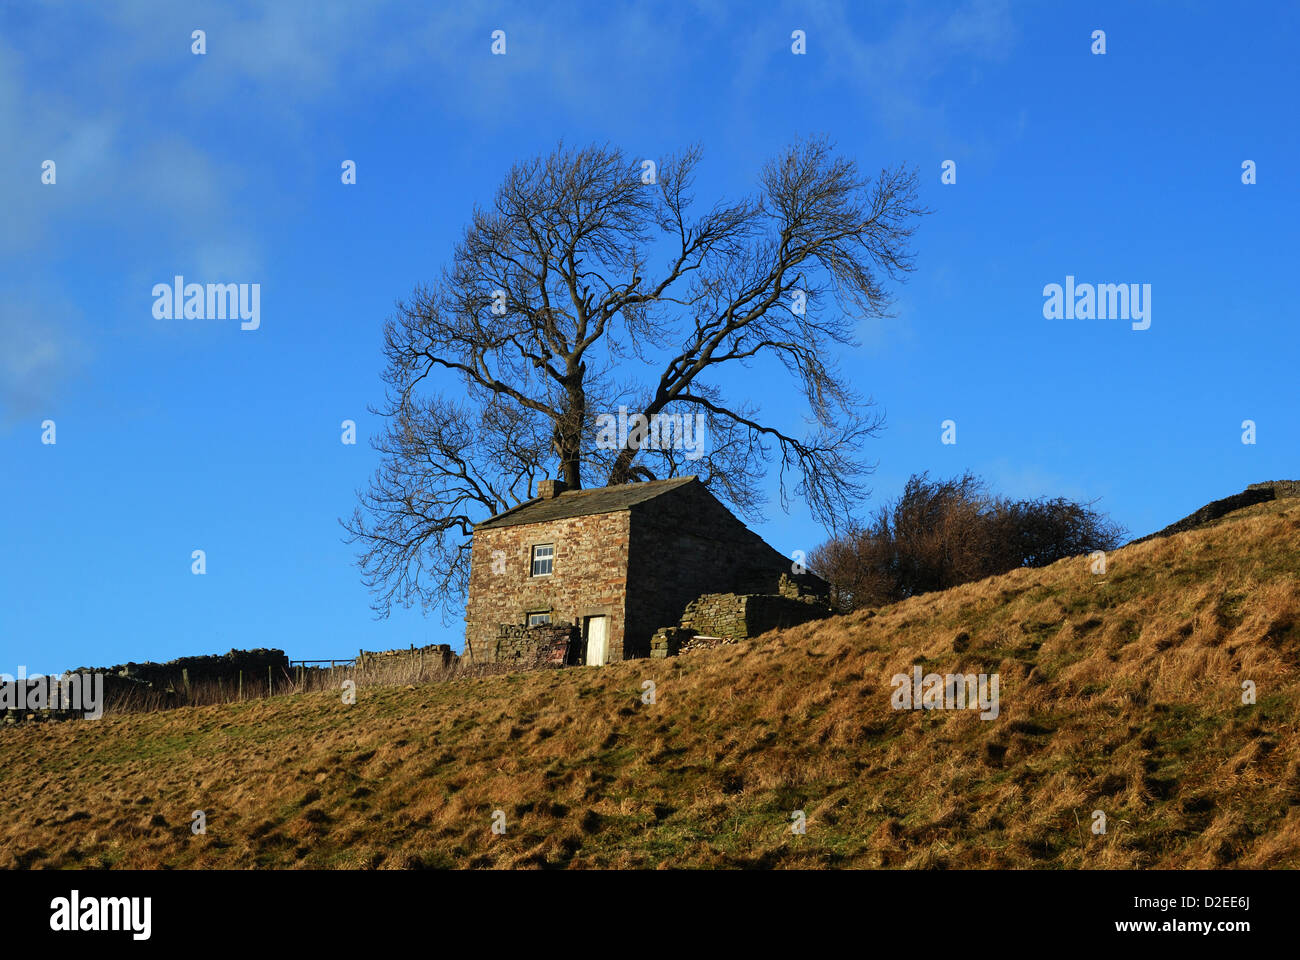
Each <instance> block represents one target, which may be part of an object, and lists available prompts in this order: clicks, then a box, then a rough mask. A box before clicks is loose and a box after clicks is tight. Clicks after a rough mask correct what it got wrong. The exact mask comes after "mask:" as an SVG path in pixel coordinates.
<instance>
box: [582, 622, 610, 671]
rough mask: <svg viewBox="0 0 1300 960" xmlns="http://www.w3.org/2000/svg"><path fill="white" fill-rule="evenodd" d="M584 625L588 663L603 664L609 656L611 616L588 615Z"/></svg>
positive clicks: (591, 665) (596, 665)
mask: <svg viewBox="0 0 1300 960" xmlns="http://www.w3.org/2000/svg"><path fill="white" fill-rule="evenodd" d="M583 627H584V629H585V631H586V634H587V665H588V666H590V667H599V666H602V665H603V664H604V663H605V660H606V658H607V657H608V656H609V617H587V619H586V620H585V621H584V623H583Z"/></svg>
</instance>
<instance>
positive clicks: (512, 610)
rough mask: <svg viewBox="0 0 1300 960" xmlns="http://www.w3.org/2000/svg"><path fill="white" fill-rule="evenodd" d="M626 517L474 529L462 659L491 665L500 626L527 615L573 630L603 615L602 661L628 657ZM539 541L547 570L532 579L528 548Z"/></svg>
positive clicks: (520, 622)
mask: <svg viewBox="0 0 1300 960" xmlns="http://www.w3.org/2000/svg"><path fill="white" fill-rule="evenodd" d="M628 519H629V518H628V514H627V513H626V512H619V513H602V514H596V515H594V516H587V517H569V518H566V519H563V520H552V521H549V522H547V523H536V524H521V525H519V526H507V527H489V528H487V529H483V530H476V531H475V532H474V540H473V548H472V555H471V561H470V583H469V602H468V603H467V604H466V609H465V641H466V645H465V659H466V661H467V662H470V663H491V662H495V661H496V659H497V651H498V640H499V639H500V636H499V628H500V627H501V625H502V624H507V625H518V626H523V625H524V624H526V623H527V622H528V621H527V616H528V614H529V613H537V612H547V613H549V614H550V616H551V622H552V623H560V622H562V621H563V622H567V623H570V624H573V625H574V626H575V627H576V628H577V629H578V630H579V631H580V632H581V630H582V624H583V622H584V620H585V618H587V617H593V616H604V617H608V637H609V660H611V661H614V660H623V659H627V658H628V657H629V656H632V655H633V654H632V653H631V652H630V651H628V650H626V649H625V648H624V619H625V614H626V600H627V596H626V594H627V545H628ZM542 543H551V544H554V545H555V557H554V561H553V564H552V571H553V572H552V573H551V574H549V575H547V576H540V577H534V576H532V548H533V546H534V545H536V544H542ZM647 639H648V635H647ZM642 656H644V654H642Z"/></svg>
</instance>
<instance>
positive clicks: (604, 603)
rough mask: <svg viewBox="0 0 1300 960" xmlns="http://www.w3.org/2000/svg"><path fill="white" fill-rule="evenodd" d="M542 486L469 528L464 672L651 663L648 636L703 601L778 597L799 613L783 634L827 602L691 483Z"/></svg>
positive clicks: (820, 586)
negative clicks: (481, 666)
mask: <svg viewBox="0 0 1300 960" xmlns="http://www.w3.org/2000/svg"><path fill="white" fill-rule="evenodd" d="M538 486H539V488H538V496H537V497H536V498H534V499H532V500H529V501H528V502H527V503H523V504H520V505H519V506H517V507H513V508H512V509H509V510H506V511H503V512H502V513H499V514H497V515H496V516H494V517H491V518H489V519H488V520H485V521H483V522H482V523H480V524H478V525H477V526H476V527H475V528H474V532H473V543H472V548H471V555H470V578H469V599H468V603H467V604H466V610H465V621H466V638H465V658H466V659H467V660H468V661H470V662H478V663H484V662H489V663H490V662H499V661H506V660H520V659H527V658H532V659H534V661H535V662H539V663H540V662H542V661H544V660H547V659H549V660H551V661H552V662H561V661H562V662H564V663H569V664H576V663H586V664H603V663H608V662H612V661H616V660H629V659H633V658H636V657H647V656H649V655H650V651H651V638H652V637H653V636H654V635H655V633H656V631H657V630H658V629H660V628H662V627H665V626H666V625H675V624H677V623H678V622H679V621H680V620H681V619H682V617H683V616H684V615H685V613H686V610H687V607H688V606H689V605H691V604H692V602H693V601H696V600H698V599H699V598H701V596H702V595H706V594H758V595H765V596H769V597H771V598H772V599H773V600H774V601H775V602H778V603H780V602H781V601H782V597H783V596H784V598H785V600H786V601H787V602H788V603H790V604H794V605H796V609H793V611H792V613H791V616H789V617H784V616H782V617H778V619H777V620H776V621H774V624H775V625H782V624H783V623H786V622H789V623H793V622H802V621H803V620H807V619H810V618H811V616H812V615H813V614H811V613H810V611H811V610H812V609H813V608H812V606H811V605H810V602H809V601H812V600H813V599H814V598H815V597H824V596H825V595H826V594H827V593H828V588H827V586H826V584H825V582H824V581H822V580H821V579H820V578H819V577H817V576H815V575H813V574H811V573H799V574H795V573H794V572H793V570H794V569H795V566H794V564H793V563H792V561H791V559H790V558H788V557H785V556H783V555H782V554H781V553H779V552H777V551H776V550H774V549H773V548H772V547H770V546H768V545H767V544H766V543H765V542H764V541H763V540H762V539H761V538H760V537H759V536H758V535H757V534H755V533H753V532H752V531H751V530H749V529H748V528H747V527H746V526H745V525H744V524H743V523H742V522H741V521H740V520H739V519H737V518H736V517H735V516H734V515H733V514H732V513H731V511H729V510H728V509H727V508H726V507H724V506H723V505H722V504H721V503H719V502H718V500H717V499H715V498H714V496H713V495H712V494H711V493H709V492H708V490H707V489H706V488H705V486H704V484H702V483H701V482H700V481H699V480H698V479H697V478H695V477H693V476H688V477H675V478H671V479H667V480H654V481H649V482H645V483H630V484H623V485H619V486H613V487H599V488H596V489H591V490H566V489H565V487H564V484H563V482H562V481H559V480H544V481H542V482H541V483H540V484H539V485H538ZM752 632H753V631H751V633H752ZM530 645H531V646H530ZM539 645H540V647H541V649H531V647H537V646H539Z"/></svg>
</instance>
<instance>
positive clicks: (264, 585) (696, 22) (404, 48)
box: [0, 0, 1300, 672]
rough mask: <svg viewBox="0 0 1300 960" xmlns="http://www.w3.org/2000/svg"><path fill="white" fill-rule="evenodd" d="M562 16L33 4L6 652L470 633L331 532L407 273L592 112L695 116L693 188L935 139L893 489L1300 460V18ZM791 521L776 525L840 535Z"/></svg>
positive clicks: (1, 610) (1276, 466)
mask: <svg viewBox="0 0 1300 960" xmlns="http://www.w3.org/2000/svg"><path fill="white" fill-rule="evenodd" d="M539 6H540V5H536V4H489V3H485V4H457V5H437V6H434V5H426V4H409V5H408V4H389V3H383V2H372V3H366V4H355V5H348V4H340V3H330V2H317V3H293V2H268V3H254V2H247V3H222V4H211V5H209V4H186V3H173V2H157V3H154V2H140V3H107V2H106V3H93V4H92V3H85V4H73V3H57V2H50V3H39V4H38V3H23V2H17V3H9V4H5V5H4V7H3V9H0V341H2V342H3V347H0V454H2V455H0V670H4V671H7V672H13V671H14V669H15V668H16V667H17V666H18V665H25V666H27V667H28V668H29V669H32V670H59V669H64V668H69V667H73V666H78V665H92V664H93V665H100V664H108V663H116V662H121V661H123V660H128V659H132V660H144V659H153V660H164V659H169V658H171V657H175V656H179V655H185V654H198V653H214V652H224V651H226V650H228V649H230V648H232V647H240V648H245V647H259V646H270V647H281V648H283V649H285V650H286V651H287V652H288V653H289V656H290V657H294V658H303V657H338V656H347V655H350V654H352V653H355V651H356V650H357V649H358V648H366V649H385V648H390V647H395V646H406V645H408V644H410V643H417V644H419V643H429V642H450V643H452V644H453V645H454V646H457V647H459V646H460V645H461V642H462V632H461V631H462V626H463V625H462V624H461V623H459V622H457V619H456V618H457V617H459V616H460V613H461V611H452V612H451V613H452V623H451V625H450V626H443V624H442V622H441V619H440V617H439V615H438V613H437V612H436V611H434V612H433V613H432V614H430V615H429V616H425V615H423V614H422V613H421V612H420V611H418V610H412V611H404V610H397V611H395V612H394V614H393V615H392V617H391V618H390V619H388V620H384V621H376V620H375V619H373V614H372V612H371V610H370V606H369V603H370V598H369V595H368V593H367V591H366V589H365V588H364V587H363V585H362V584H361V582H360V577H359V575H358V572H357V570H356V568H355V567H354V566H353V563H352V558H353V548H352V547H349V546H348V545H346V544H345V543H343V542H342V539H341V536H342V531H341V529H340V528H339V526H338V524H337V518H339V517H341V516H345V515H347V514H349V513H350V512H351V510H352V508H353V505H354V502H355V497H354V491H355V490H356V489H357V488H359V487H361V486H363V485H364V484H365V483H366V481H367V479H368V477H369V475H370V474H371V472H372V471H373V470H374V468H375V466H376V465H377V454H375V453H374V452H373V451H372V450H371V449H370V448H369V447H368V446H367V445H366V442H365V438H366V437H367V435H369V434H370V433H372V432H374V431H376V430H377V428H378V424H377V423H376V422H375V420H374V419H373V418H371V417H370V416H369V415H368V414H367V412H366V405H367V404H368V403H373V402H378V401H379V400H380V399H381V397H382V387H381V383H380V380H379V373H380V369H381V366H382V358H381V355H380V347H381V325H382V323H383V321H384V319H385V318H386V317H387V316H388V315H389V314H390V313H391V311H392V306H393V302H394V301H395V300H396V299H398V298H401V297H404V296H406V295H407V294H409V292H410V291H411V289H412V287H414V286H415V284H417V283H420V282H424V281H430V280H433V279H434V278H435V276H436V274H437V272H438V270H439V268H440V267H441V266H442V265H443V264H444V263H445V262H446V260H447V258H448V256H449V253H450V247H451V244H452V242H453V241H454V240H455V238H456V237H457V235H458V234H459V232H460V231H461V230H462V228H463V226H464V224H465V222H466V220H467V218H468V216H469V214H470V211H471V208H472V206H473V204H474V203H475V202H485V201H487V200H488V199H489V198H490V197H491V194H492V191H493V190H494V188H495V187H496V185H497V184H498V183H499V182H500V179H501V177H502V174H503V173H504V172H505V170H506V169H507V168H508V167H509V166H510V164H511V163H513V162H515V161H517V160H520V159H523V158H527V157H530V156H534V155H537V154H540V153H544V152H547V151H549V150H550V149H552V148H553V147H554V146H555V145H556V143H557V141H559V140H560V139H561V138H563V140H565V141H566V142H568V143H585V142H591V141H599V142H609V143H611V144H615V145H618V146H620V147H622V148H623V149H624V150H626V151H627V152H628V153H629V154H631V155H634V156H644V157H646V158H655V157H658V156H661V155H663V154H667V153H669V152H673V151H677V150H680V149H682V148H683V147H685V146H687V145H689V144H691V143H695V142H698V143H700V144H701V145H702V146H703V148H704V169H703V171H702V174H701V177H700V181H699V188H698V194H699V196H700V197H701V199H712V198H713V197H714V196H718V197H723V196H726V197H737V196H740V195H742V194H744V193H747V192H749V191H750V190H752V189H753V187H754V184H755V175H756V172H757V171H758V169H759V168H760V167H761V165H762V164H763V162H764V161H765V160H766V159H767V158H768V157H770V156H772V155H773V154H775V153H776V152H777V151H778V150H779V149H781V147H782V146H784V145H786V144H788V143H789V142H790V141H791V140H792V139H794V138H795V137H798V136H804V135H810V134H812V135H816V134H826V135H828V136H829V137H831V138H832V139H833V140H834V141H835V143H836V144H837V146H838V148H839V150H840V151H842V152H844V153H846V154H849V155H851V156H853V157H855V158H856V159H857V160H858V161H859V162H860V163H861V164H862V166H863V167H864V168H865V169H866V170H869V171H871V170H876V169H878V168H880V167H881V166H886V165H894V164H897V163H907V164H910V165H913V166H915V167H916V168H917V170H918V171H919V173H920V177H921V184H922V199H923V201H924V202H925V203H926V204H927V205H928V206H929V207H931V208H932V210H933V211H934V213H933V215H932V216H930V217H928V218H926V219H925V221H924V222H923V223H922V226H921V229H920V232H919V233H918V235H917V238H916V241H915V252H916V255H917V260H916V264H917V269H916V272H915V273H914V274H913V275H912V277H911V279H910V280H909V282H908V283H907V284H906V285H904V286H901V287H897V288H895V293H896V295H897V308H896V313H897V315H896V317H894V318H893V319H891V320H886V321H875V322H871V323H864V324H863V325H862V327H861V329H860V330H859V338H860V340H861V346H860V347H859V348H857V349H854V350H850V351H846V352H845V354H844V356H843V357H842V358H841V362H842V365H843V366H844V368H845V369H847V370H849V371H851V372H852V377H853V382H854V383H855V385H856V386H857V387H858V388H859V389H860V390H861V391H863V392H864V393H868V394H870V395H872V396H873V397H874V398H875V400H876V401H877V403H878V404H879V407H880V409H881V410H882V411H883V412H884V413H885V415H886V418H887V427H886V430H885V432H884V433H883V434H882V435H881V436H880V438H879V439H877V440H875V441H873V442H872V443H871V445H870V447H869V449H868V455H869V457H870V458H871V459H873V460H874V461H876V462H877V463H878V470H877V472H876V475H875V477H874V478H873V481H872V487H873V490H874V491H875V497H874V498H873V500H872V501H869V502H868V503H867V504H865V505H864V507H865V508H867V509H870V508H871V507H873V506H874V505H875V504H876V502H878V501H879V500H880V499H881V498H885V497H890V496H893V495H895V494H896V493H897V492H898V490H899V489H900V488H901V486H902V484H903V482H904V481H905V480H906V478H907V476H908V475H909V474H911V473H912V472H916V471H921V470H930V471H932V472H933V473H937V474H943V475H946V474H952V473H956V472H959V471H961V470H963V469H966V468H969V469H971V470H974V471H975V472H977V473H980V474H982V475H983V476H984V477H985V478H987V479H988V480H989V481H990V482H991V483H992V485H993V486H994V487H995V488H996V489H997V490H999V491H1000V492H1003V493H1006V494H1010V495H1015V496H1036V495H1052V496H1055V495H1063V496H1069V497H1076V498H1081V499H1093V498H1101V499H1100V507H1101V508H1103V509H1105V510H1107V511H1108V512H1110V514H1111V515H1112V516H1113V517H1114V518H1115V519H1117V520H1118V521H1120V522H1122V523H1124V524H1125V525H1126V526H1128V527H1129V529H1130V530H1131V531H1132V533H1133V534H1134V535H1140V534H1143V533H1147V532H1150V531H1152V530H1154V529H1156V528H1158V527H1160V526H1163V525H1164V524H1166V523H1169V522H1171V521H1173V520H1175V519H1178V518H1179V517H1181V516H1183V515H1184V514H1186V513H1188V512H1190V511H1191V510H1193V509H1195V508H1196V507H1198V506H1200V505H1202V504H1203V503H1205V502H1207V501H1209V500H1212V499H1215V498H1218V497H1222V496H1225V495H1227V494H1230V493H1234V492H1237V491H1238V490H1240V489H1241V488H1242V487H1244V486H1245V485H1246V484H1247V483H1250V482H1253V481H1257V480H1265V479H1280V478H1292V477H1297V476H1300V466H1298V464H1297V457H1296V452H1297V450H1298V449H1300V418H1298V416H1297V411H1298V405H1297V402H1296V400H1297V397H1296V392H1297V384H1298V383H1300V378H1297V376H1296V372H1295V364H1296V357H1297V353H1298V351H1297V346H1300V336H1298V335H1297V333H1296V326H1295V320H1296V318H1295V312H1294V301H1295V293H1294V287H1295V279H1294V278H1295V275H1296V268H1295V264H1294V258H1295V252H1296V243H1295V230H1296V227H1295V224H1296V222H1297V213H1300V209H1298V206H1300V205H1298V204H1297V202H1296V201H1297V184H1296V177H1295V174H1294V165H1295V162H1296V158H1297V156H1300V144H1298V143H1297V133H1296V131H1297V124H1296V122H1295V96H1296V93H1297V91H1298V90H1300V83H1298V82H1297V80H1298V77H1297V71H1298V68H1297V66H1296V64H1297V59H1296V57H1295V53H1294V51H1295V50H1296V48H1297V41H1298V40H1300V37H1298V33H1300V31H1298V30H1297V25H1298V22H1300V8H1297V7H1296V6H1295V5H1294V4H1281V3H1278V4H1272V3H1265V4H1262V5H1256V6H1252V7H1251V8H1250V9H1249V11H1246V10H1245V9H1243V8H1240V7H1232V6H1229V5H1224V4H1193V3H1178V4H1165V3H1134V2H1123V3H1113V4H1111V3H1100V4H1098V3H1089V4H1058V3H1044V4H1017V5H1012V4H1005V3H996V2H979V0H977V2H967V3H956V4H938V3H917V4H889V3H872V4H865V3H843V4H840V3H760V4H752V3H745V4H741V3H736V4H729V3H692V4H686V3H671V2H656V3H653V4H650V3H645V4H609V3H591V4H564V5H555V9H553V10H547V11H542V10H539V9H538V7H539ZM353 7H355V9H353ZM195 29H202V30H204V31H205V32H206V43H207V53H206V54H205V55H203V56H196V55H194V54H192V53H191V43H192V41H191V32H192V31H193V30H195ZM496 29H502V30H505V31H506V37H507V53H506V55H505V56H493V55H492V54H491V52H490V45H491V33H492V31H493V30H496ZM795 29H802V30H804V31H805V32H806V35H807V53H806V54H805V55H803V56H796V55H794V54H792V53H791V49H790V47H791V39H790V35H791V32H792V31H793V30H795ZM1098 29H1100V30H1104V31H1105V33H1106V53H1105V55H1101V56H1098V55H1094V54H1093V53H1091V51H1090V48H1091V46H1092V43H1093V41H1092V39H1091V35H1092V32H1093V31H1094V30H1098ZM46 160H53V161H55V163H56V182H55V183H54V184H43V183H42V163H43V162H44V161H46ZM344 160H353V161H355V162H356V164H357V181H358V182H357V184H356V185H354V186H345V185H343V184H342V183H341V182H340V164H341V163H342V162H343V161H344ZM945 160H952V161H954V162H955V163H956V169H957V182H956V183H955V184H950V185H946V184H943V183H941V182H940V175H941V172H942V171H941V165H942V164H943V162H944V161H945ZM1246 160H1251V161H1254V163H1255V164H1256V170H1257V183H1255V184H1253V185H1245V184H1243V183H1242V182H1241V172H1242V167H1241V165H1242V162H1243V161H1246ZM176 274H182V275H184V276H186V277H187V278H190V279H193V280H199V281H221V282H248V283H259V284H260V285H261V327H260V329H258V330H256V331H249V332H245V331H241V330H240V329H239V324H238V322H237V321H221V320H188V321H187V320H158V319H155V318H154V316H153V313H152V308H153V298H152V295H151V289H152V287H153V285H154V284H155V283H159V282H170V280H171V278H172V277H173V276H174V275H176ZM1067 275H1073V276H1074V277H1076V279H1077V280H1078V281H1079V282H1124V283H1142V284H1150V285H1151V289H1152V294H1151V301H1152V302H1151V320H1152V322H1151V327H1150V329H1148V330H1143V331H1134V330H1132V329H1131V328H1130V324H1129V323H1128V322H1125V321H1122V320H1045V319H1044V317H1043V299H1044V298H1043V288H1044V286H1045V285H1046V284H1049V283H1064V281H1065V277H1066V276H1067ZM738 386H739V387H740V388H741V389H744V388H745V387H746V386H747V387H748V389H749V390H751V391H752V396H753V398H754V399H758V400H761V401H762V403H763V404H764V407H765V409H767V410H769V411H772V413H773V414H774V415H776V416H781V417H789V418H794V417H795V416H797V413H798V411H797V409H796V408H794V407H793V406H789V405H788V404H787V405H784V406H783V403H782V400H783V397H787V396H788V397H790V403H791V404H792V403H793V402H794V399H795V394H794V391H793V390H791V389H790V388H789V385H788V384H787V383H785V382H778V381H773V382H772V383H771V384H767V383H763V382H761V380H759V381H756V382H752V383H749V384H743V383H742V384H739V385H738ZM349 418H350V419H354V420H356V422H357V424H358V426H359V433H360V435H361V442H360V443H358V444H357V445H355V446H346V445H343V444H342V443H340V423H341V421H343V420H344V419H349ZM47 419H48V420H53V421H54V422H55V424H56V431H57V433H56V438H57V442H56V443H55V444H53V445H50V444H43V443H42V442H41V438H42V426H41V424H42V422H43V421H45V420H47ZM945 419H952V420H955V421H956V423H957V443H956V444H954V445H944V444H942V443H941V442H940V436H941V430H940V424H941V422H942V421H943V420H945ZM1246 419H1250V420H1254V421H1255V423H1256V429H1257V442H1256V443H1255V444H1253V445H1248V444H1243V443H1242V442H1241V438H1242V428H1241V424H1242V421H1243V420H1246ZM766 515H767V522H765V523H763V524H759V525H757V526H756V529H758V531H759V532H760V533H761V534H762V535H763V536H764V537H766V538H767V539H768V540H769V542H771V543H772V544H773V545H774V546H776V547H778V548H779V549H781V550H783V551H784V552H786V553H790V552H791V551H793V550H797V549H805V550H807V549H809V548H811V547H812V546H813V545H815V544H816V543H818V542H819V541H820V540H821V539H823V534H822V531H820V529H818V528H817V527H815V526H814V525H813V524H812V522H811V521H810V519H809V517H808V515H807V513H806V511H804V510H802V509H797V508H796V509H795V510H793V511H792V512H791V513H790V514H789V515H786V514H784V513H782V512H781V510H780V508H779V507H778V506H777V505H776V504H775V502H774V503H773V504H772V505H771V507H770V508H769V509H768V510H767V514H766ZM195 549H202V550H204V551H205V552H206V557H207V573H206V575H204V576H194V575H193V574H192V573H191V559H190V558H191V552H192V551H193V550H195Z"/></svg>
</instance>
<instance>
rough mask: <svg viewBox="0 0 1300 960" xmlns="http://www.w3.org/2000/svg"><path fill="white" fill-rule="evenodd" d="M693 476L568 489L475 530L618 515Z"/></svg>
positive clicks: (529, 502)
mask: <svg viewBox="0 0 1300 960" xmlns="http://www.w3.org/2000/svg"><path fill="white" fill-rule="evenodd" d="M694 479H695V477H694V476H689V477H671V478H669V479H667V480H647V481H645V482H643V483H623V484H619V485H618V486H614V487H596V488H594V489H591V490H566V491H565V492H564V493H561V494H560V495H559V496H556V497H552V498H551V499H549V500H542V499H540V498H537V499H533V500H529V501H528V502H527V503H521V504H520V505H519V506H517V507H511V508H510V509H509V510H503V511H501V512H500V513H498V514H497V515H496V516H494V517H489V518H488V519H486V520H484V521H483V522H482V523H480V524H477V525H476V526H475V527H474V529H475V530H495V529H497V528H498V527H517V526H520V525H522V524H526V523H546V522H547V521H549V520H566V519H568V518H569V517H590V516H594V515H595V514H598V513H618V512H619V511H622V510H627V509H628V508H629V507H633V506H635V505H636V504H638V503H645V502H646V501H647V500H653V499H654V498H655V497H660V496H663V495H664V494H665V493H669V492H671V491H673V490H676V489H678V488H679V487H683V486H685V485H686V484H688V483H690V482H691V481H692V480H694Z"/></svg>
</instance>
